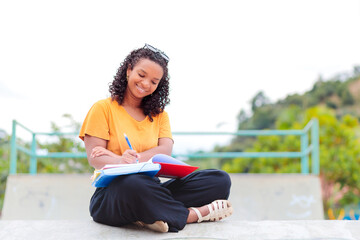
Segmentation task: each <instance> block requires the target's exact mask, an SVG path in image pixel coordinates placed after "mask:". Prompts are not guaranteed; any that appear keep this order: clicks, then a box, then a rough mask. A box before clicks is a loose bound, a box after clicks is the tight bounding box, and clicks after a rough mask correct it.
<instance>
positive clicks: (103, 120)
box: [79, 98, 172, 155]
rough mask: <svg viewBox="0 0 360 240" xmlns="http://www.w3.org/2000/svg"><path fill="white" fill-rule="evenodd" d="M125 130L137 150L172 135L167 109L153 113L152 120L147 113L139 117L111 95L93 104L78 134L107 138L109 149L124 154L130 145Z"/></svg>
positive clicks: (154, 145) (142, 150) (149, 146)
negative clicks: (138, 118) (129, 111)
mask: <svg viewBox="0 0 360 240" xmlns="http://www.w3.org/2000/svg"><path fill="white" fill-rule="evenodd" d="M124 133H125V134H126V135H127V136H128V138H129V141H130V143H131V146H132V147H133V149H134V150H136V151H137V152H138V153H141V152H144V151H146V150H149V149H151V148H153V147H156V146H158V140H159V138H171V139H172V134H171V129H170V122H169V117H168V114H167V113H166V112H162V113H160V114H158V115H157V116H156V117H153V121H152V122H150V120H149V117H148V116H146V117H145V119H144V120H142V121H137V120H135V119H134V118H133V117H131V116H130V115H129V114H128V112H127V111H126V110H125V108H124V107H123V106H121V105H119V104H118V102H117V101H115V100H112V99H111V98H107V99H103V100H100V101H98V102H96V103H95V104H94V105H93V106H92V107H91V109H90V110H89V112H88V114H87V116H86V118H85V120H84V123H83V125H82V127H81V130H80V135H79V137H80V138H81V139H82V140H84V136H85V134H88V135H90V136H93V137H98V138H102V139H105V140H107V141H108V142H107V149H108V150H110V151H112V152H113V153H115V154H118V155H122V154H123V153H124V152H125V150H127V149H129V146H128V144H127V142H126V140H125V137H124Z"/></svg>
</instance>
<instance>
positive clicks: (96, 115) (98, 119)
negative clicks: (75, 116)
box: [79, 101, 110, 140]
mask: <svg viewBox="0 0 360 240" xmlns="http://www.w3.org/2000/svg"><path fill="white" fill-rule="evenodd" d="M85 134H87V135H90V136H93V137H98V138H102V139H105V140H109V139H110V138H109V107H108V106H107V105H106V103H105V102H104V101H98V102H97V103H95V104H94V105H93V106H92V107H91V108H90V110H89V112H88V114H87V115H86V118H85V120H84V122H83V125H82V127H81V130H80V134H79V137H80V138H81V139H82V140H84V137H85Z"/></svg>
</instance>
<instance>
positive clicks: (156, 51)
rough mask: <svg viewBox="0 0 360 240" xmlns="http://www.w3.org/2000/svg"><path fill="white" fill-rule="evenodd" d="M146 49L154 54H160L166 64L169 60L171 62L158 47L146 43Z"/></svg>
mask: <svg viewBox="0 0 360 240" xmlns="http://www.w3.org/2000/svg"><path fill="white" fill-rule="evenodd" d="M144 49H149V50H151V51H153V52H154V53H158V54H160V56H161V57H163V58H164V59H165V61H166V62H169V60H170V58H169V57H168V56H167V55H166V54H165V53H164V52H163V51H160V50H159V49H157V48H156V47H153V46H151V45H149V44H147V43H145V46H144Z"/></svg>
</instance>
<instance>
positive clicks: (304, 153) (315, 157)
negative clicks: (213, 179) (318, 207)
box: [10, 118, 320, 175]
mask: <svg viewBox="0 0 360 240" xmlns="http://www.w3.org/2000/svg"><path fill="white" fill-rule="evenodd" d="M17 126H19V127H22V128H23V129H25V130H26V131H28V132H29V133H31V134H32V142H31V148H30V149H27V148H24V147H22V146H18V145H17V143H16V128H17ZM309 132H310V140H311V144H310V145H309V136H308V135H309V134H308V133H309ZM37 135H47V136H64V135H70V136H77V135H78V133H77V132H70V133H63V132H51V133H44V132H33V131H31V130H30V129H28V128H27V127H25V126H24V125H22V124H20V123H18V122H17V121H16V120H13V125H12V137H11V152H10V174H16V168H17V151H21V152H23V153H25V154H27V155H29V156H30V169H29V172H30V174H36V173H37V159H38V158H86V157H87V156H86V153H85V152H79V153H66V152H51V153H46V154H38V153H37V151H36V147H37V146H36V136H37ZM173 135H234V136H287V135H296V136H300V142H301V146H300V151H299V152H208V153H191V154H174V155H173V156H174V157H189V158H238V157H243V158H261V157H267V158H301V173H302V174H309V155H310V154H311V159H312V161H311V162H312V166H311V173H312V174H315V175H318V174H319V172H320V161H319V122H318V120H317V119H316V118H313V119H311V120H310V121H309V123H308V124H307V125H306V126H305V127H304V129H302V130H240V131H236V132H173Z"/></svg>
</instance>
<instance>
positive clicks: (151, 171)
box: [92, 154, 199, 187]
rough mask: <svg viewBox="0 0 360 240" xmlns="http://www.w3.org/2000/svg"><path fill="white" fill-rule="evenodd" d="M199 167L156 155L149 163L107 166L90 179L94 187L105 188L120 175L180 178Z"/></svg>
mask: <svg viewBox="0 0 360 240" xmlns="http://www.w3.org/2000/svg"><path fill="white" fill-rule="evenodd" d="M198 168H199V167H194V166H190V165H189V164H186V163H184V162H182V161H180V160H178V159H176V158H173V157H170V156H168V155H165V154H156V155H154V156H153V157H152V158H151V159H150V160H149V161H147V162H142V163H134V164H107V165H105V166H104V167H103V168H102V169H101V170H95V172H94V175H93V177H92V179H93V182H92V185H93V186H94V187H106V186H107V185H108V184H109V183H110V182H111V181H112V180H113V179H114V178H116V177H117V176H120V175H130V174H144V175H147V176H150V177H154V176H156V177H167V178H182V177H185V176H187V175H188V174H190V173H192V172H193V171H195V170H196V169H198Z"/></svg>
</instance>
